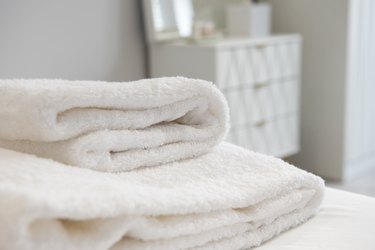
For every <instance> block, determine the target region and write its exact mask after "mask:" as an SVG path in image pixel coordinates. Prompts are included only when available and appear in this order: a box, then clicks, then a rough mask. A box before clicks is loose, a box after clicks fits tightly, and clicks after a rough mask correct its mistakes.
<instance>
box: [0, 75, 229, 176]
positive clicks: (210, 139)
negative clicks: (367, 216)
mask: <svg viewBox="0 0 375 250" xmlns="http://www.w3.org/2000/svg"><path fill="white" fill-rule="evenodd" d="M227 120H228V110H227V105H226V101H225V98H224V97H223V95H222V94H221V93H220V91H219V90H218V89H217V88H216V87H215V86H214V85H213V84H211V83H209V82H206V81H202V80H193V79H187V78H182V77H170V78H158V79H146V80H140V81H135V82H124V83H119V82H113V83H108V82H92V81H91V82H89V81H65V80H1V81H0V147H3V148H8V149H12V150H17V151H21V152H25V153H32V154H36V155H38V156H42V157H46V158H52V159H54V160H57V161H60V162H63V163H66V164H70V165H75V166H81V167H87V168H91V169H96V170H100V171H123V170H130V169H134V168H137V167H140V166H154V165H159V164H162V163H166V162H171V161H175V160H180V159H185V158H191V157H195V156H197V155H201V154H203V153H206V152H207V151H209V150H210V149H211V148H212V147H213V146H214V145H216V144H217V143H219V142H220V141H221V140H222V138H223V137H224V135H225V133H226V130H227V123H228V122H227Z"/></svg>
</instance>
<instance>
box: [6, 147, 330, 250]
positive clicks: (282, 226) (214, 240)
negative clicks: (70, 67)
mask: <svg viewBox="0 0 375 250" xmlns="http://www.w3.org/2000/svg"><path fill="white" fill-rule="evenodd" d="M323 186H324V184H323V181H322V180H321V179H320V178H319V177H317V176H314V175H312V174H310V173H307V172H305V171H303V170H300V169H298V168H295V167H293V166H291V165H289V164H288V163H286V162H283V161H282V160H279V159H276V158H273V157H269V156H265V155H261V154H258V153H254V152H250V151H247V150H245V149H242V148H239V147H236V146H233V145H230V144H225V143H224V144H221V145H219V146H218V147H216V148H215V149H214V150H213V151H212V152H210V153H208V154H206V155H202V156H201V157H198V158H195V159H188V160H184V161H180V162H174V163H170V164H166V165H163V166H158V167H149V168H142V169H137V170H134V171H130V172H123V173H117V174H116V173H100V172H97V171H91V170H88V169H82V168H73V167H69V166H66V165H63V164H60V163H57V162H53V161H50V160H47V159H41V158H36V157H35V156H31V155H26V154H21V153H17V152H13V151H8V150H3V149H0V208H1V209H0V225H1V226H0V249H8V250H13V249H71V250H72V249H80V250H82V249H90V250H95V249H100V250H103V249H163V250H168V249H173V250H176V249H243V248H248V247H252V246H256V245H259V244H260V243H261V242H263V241H265V240H268V239H270V238H271V237H273V236H275V235H277V234H279V233H280V232H283V231H285V230H287V229H289V228H290V227H293V226H296V225H297V224H299V223H301V222H303V221H305V220H306V219H307V218H309V217H310V216H312V215H313V214H314V213H315V211H316V210H317V207H318V205H319V203H320V202H321V199H322V195H323Z"/></svg>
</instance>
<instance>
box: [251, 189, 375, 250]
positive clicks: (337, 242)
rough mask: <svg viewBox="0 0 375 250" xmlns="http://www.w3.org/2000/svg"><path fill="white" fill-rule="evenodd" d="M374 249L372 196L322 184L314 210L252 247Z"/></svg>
mask: <svg viewBox="0 0 375 250" xmlns="http://www.w3.org/2000/svg"><path fill="white" fill-rule="evenodd" d="M306 249H309V250H315V249H319V250H357V249H358V250H375V198H371V197H368V196H364V195H359V194H354V193H350V192H346V191H341V190H337V189H332V188H326V193H325V198H324V201H323V204H322V206H321V208H320V211H319V212H318V214H317V215H316V216H315V217H313V218H312V219H310V220H309V221H307V222H306V223H305V224H303V225H301V226H299V227H297V228H294V229H292V230H289V231H287V232H285V233H283V234H281V235H279V236H278V237H276V238H274V239H273V240H270V241H269V242H266V243H265V244H263V245H262V246H260V247H258V248H256V250H306Z"/></svg>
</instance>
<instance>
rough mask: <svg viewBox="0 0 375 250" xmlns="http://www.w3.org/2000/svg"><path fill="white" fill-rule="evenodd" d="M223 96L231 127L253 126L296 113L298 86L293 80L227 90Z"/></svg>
mask: <svg viewBox="0 0 375 250" xmlns="http://www.w3.org/2000/svg"><path fill="white" fill-rule="evenodd" d="M224 95H225V96H226V98H227V101H228V104H229V108H230V115H231V124H232V125H233V126H243V125H254V124H257V123H259V122H261V121H263V120H272V119H276V118H278V117H281V116H286V115H291V114H296V113H297V112H298V84H297V82H296V81H294V80H292V81H285V82H281V81H280V82H274V83H267V84H265V85H262V86H258V87H257V86H256V85H255V87H254V86H248V87H247V88H242V89H238V90H237V89H235V90H228V91H224Z"/></svg>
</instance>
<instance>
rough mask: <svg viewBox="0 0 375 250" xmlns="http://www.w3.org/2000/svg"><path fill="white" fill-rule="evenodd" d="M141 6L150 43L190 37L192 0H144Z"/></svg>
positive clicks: (192, 13) (192, 11)
mask: <svg viewBox="0 0 375 250" xmlns="http://www.w3.org/2000/svg"><path fill="white" fill-rule="evenodd" d="M143 6H144V14H145V20H146V22H145V23H146V30H147V38H148V41H149V42H150V43H152V42H158V41H165V40H173V39H179V38H184V37H189V36H191V34H192V27H193V18H194V10H193V3H192V0H144V1H143Z"/></svg>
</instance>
